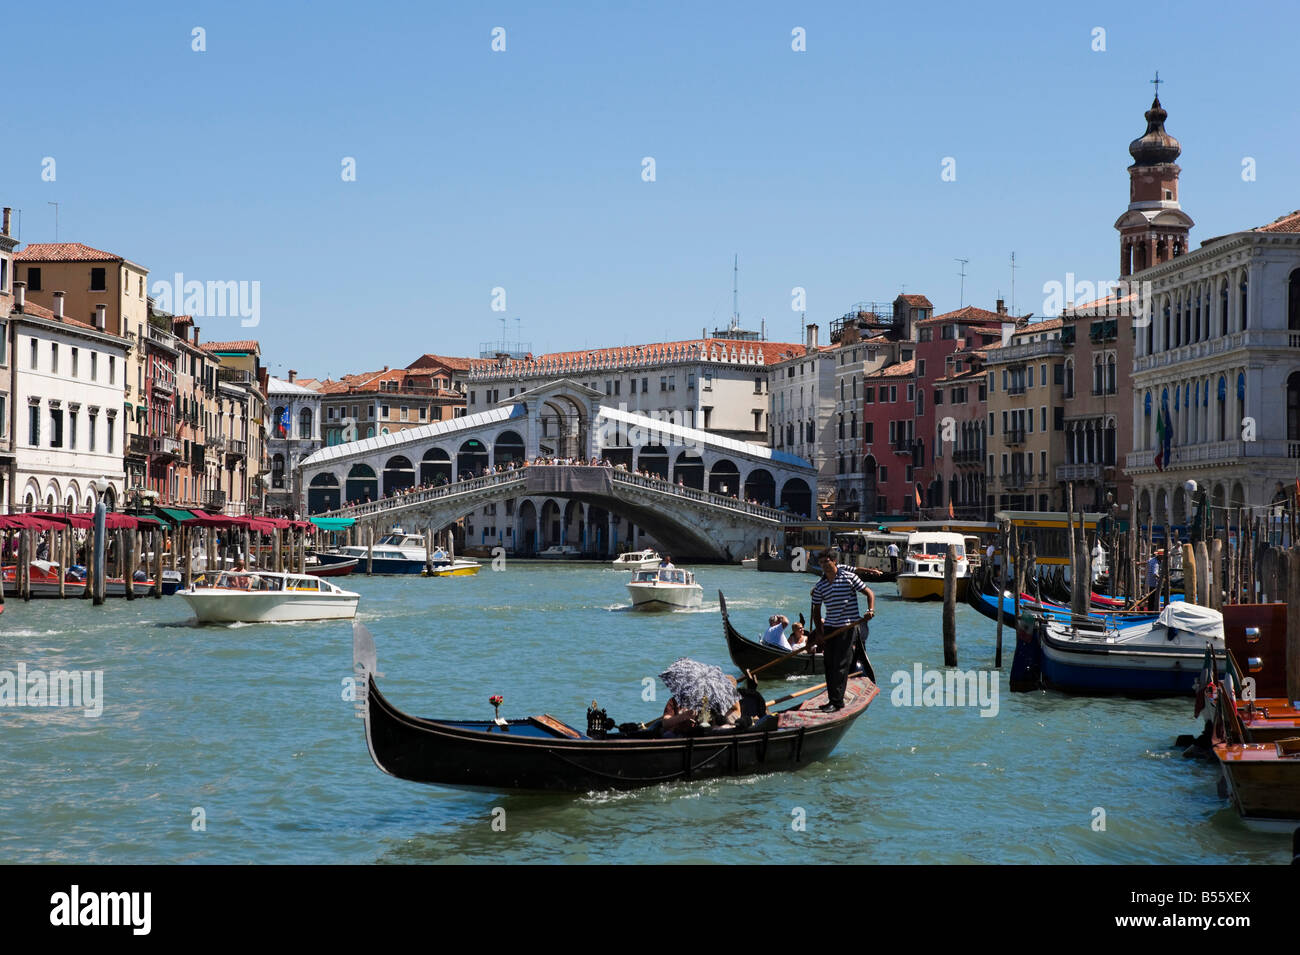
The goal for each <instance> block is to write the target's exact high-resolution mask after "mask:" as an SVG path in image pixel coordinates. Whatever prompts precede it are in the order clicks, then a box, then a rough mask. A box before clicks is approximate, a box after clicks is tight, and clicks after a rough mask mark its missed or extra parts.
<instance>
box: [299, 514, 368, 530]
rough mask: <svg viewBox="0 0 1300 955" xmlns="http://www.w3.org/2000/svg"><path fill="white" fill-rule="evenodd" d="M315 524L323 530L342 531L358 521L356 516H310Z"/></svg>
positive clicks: (310, 519)
mask: <svg viewBox="0 0 1300 955" xmlns="http://www.w3.org/2000/svg"><path fill="white" fill-rule="evenodd" d="M308 520H309V521H311V522H312V523H313V524H315V525H316V526H317V527H319V528H320V529H321V530H323V531H342V530H346V529H347V528H349V527H351V526H352V525H353V524H355V523H356V522H357V519H356V518H355V517H310V518H308Z"/></svg>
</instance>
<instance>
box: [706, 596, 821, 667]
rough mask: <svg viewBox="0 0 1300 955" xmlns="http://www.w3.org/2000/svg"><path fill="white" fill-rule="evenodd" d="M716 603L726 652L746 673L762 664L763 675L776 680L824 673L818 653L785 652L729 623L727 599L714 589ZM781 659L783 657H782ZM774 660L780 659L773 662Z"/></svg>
mask: <svg viewBox="0 0 1300 955" xmlns="http://www.w3.org/2000/svg"><path fill="white" fill-rule="evenodd" d="M718 605H719V606H720V607H721V608H722V633H723V636H724V637H725V638H726V641H727V654H728V655H729V656H730V657H731V662H732V663H734V664H735V665H736V666H738V667H740V668H741V669H742V670H745V671H746V672H752V671H754V670H757V669H758V668H759V667H764V668H765V669H764V670H763V674H762V675H763V677H765V678H767V679H777V678H780V677H788V676H805V675H812V674H816V673H825V672H826V667H825V665H824V663H823V659H824V658H823V656H822V654H820V653H787V652H786V651H785V650H782V649H780V648H779V647H773V646H770V645H769V644H766V643H762V642H761V641H758V640H751V639H749V638H748V637H746V636H745V635H744V634H742V633H741V632H740V631H739V630H737V629H736V628H735V627H734V626H732V623H731V618H730V616H729V615H728V613H727V598H726V597H724V596H723V595H722V591H721V590H719V591H718ZM783 658H784V659H783ZM777 660H782V662H780V663H777V662H776V661H777Z"/></svg>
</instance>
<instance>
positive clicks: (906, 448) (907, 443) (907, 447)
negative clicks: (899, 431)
mask: <svg viewBox="0 0 1300 955" xmlns="http://www.w3.org/2000/svg"><path fill="white" fill-rule="evenodd" d="M891 446H892V447H893V449H894V453H895V454H911V453H912V447H913V442H912V439H911V438H895V439H894V441H893V442H892V445H891Z"/></svg>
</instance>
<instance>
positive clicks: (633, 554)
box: [611, 547, 663, 570]
mask: <svg viewBox="0 0 1300 955" xmlns="http://www.w3.org/2000/svg"><path fill="white" fill-rule="evenodd" d="M662 560H663V558H661V557H660V556H659V555H658V553H656V552H655V549H654V548H653V547H647V548H646V549H645V550H630V551H628V552H627V553H626V554H619V555H618V556H617V557H615V558H614V560H613V561H612V562H611V563H612V564H613V565H614V569H615V570H654V569H655V568H657V567H658V566H659V564H660V562H661V561H662Z"/></svg>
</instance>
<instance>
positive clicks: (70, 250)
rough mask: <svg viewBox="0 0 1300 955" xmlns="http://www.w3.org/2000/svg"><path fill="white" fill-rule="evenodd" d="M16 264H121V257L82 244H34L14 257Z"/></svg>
mask: <svg viewBox="0 0 1300 955" xmlns="http://www.w3.org/2000/svg"><path fill="white" fill-rule="evenodd" d="M14 261H15V262H121V261H123V260H122V257H121V256H120V255H114V254H113V253H112V252H101V251H100V250H99V249H92V248H91V247H90V246H88V245H82V244H81V243H80V242H33V243H32V244H31V245H29V246H27V248H25V249H23V250H22V251H21V252H18V253H16V254H15V255H14Z"/></svg>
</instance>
